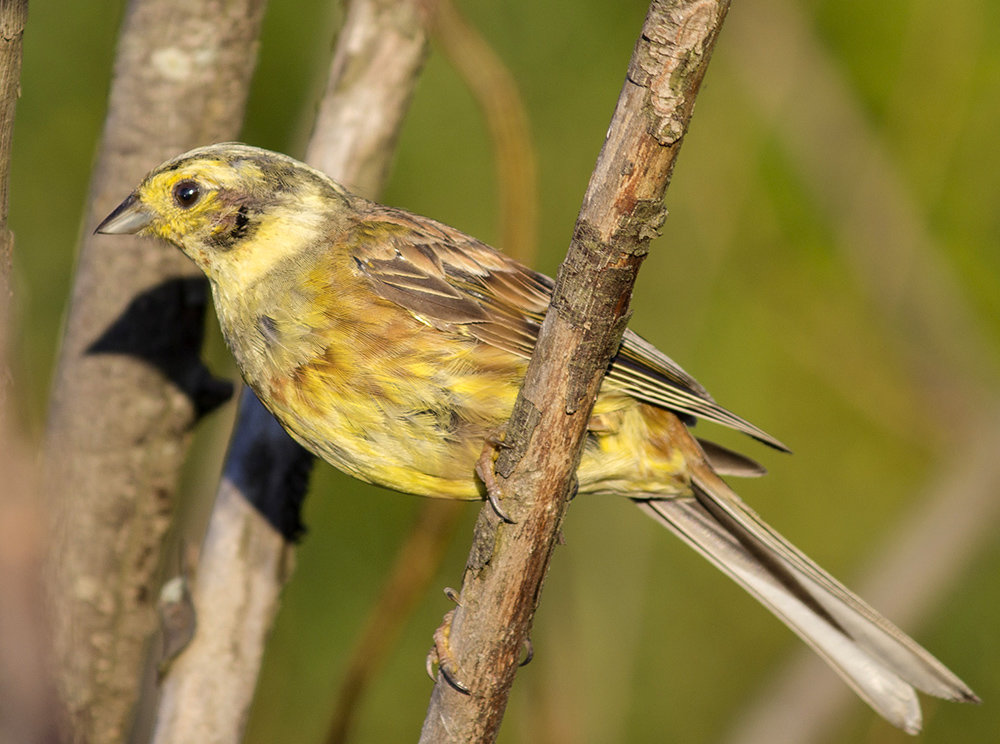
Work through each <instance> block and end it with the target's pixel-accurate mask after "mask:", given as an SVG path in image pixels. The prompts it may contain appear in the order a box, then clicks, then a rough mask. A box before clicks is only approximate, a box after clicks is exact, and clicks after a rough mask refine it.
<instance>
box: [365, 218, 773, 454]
mask: <svg viewBox="0 0 1000 744" xmlns="http://www.w3.org/2000/svg"><path fill="white" fill-rule="evenodd" d="M354 229H355V231H356V232H357V235H356V236H355V239H353V240H350V241H349V242H350V243H351V244H352V246H353V252H352V256H353V258H354V260H355V262H356V263H357V265H358V267H359V268H360V269H361V271H362V272H364V273H365V274H366V275H367V276H368V277H369V279H370V280H371V281H372V286H373V288H374V290H375V292H377V293H378V294H379V295H381V296H382V297H384V298H386V299H388V300H391V301H393V302H395V303H397V304H399V305H401V306H402V307H405V308H406V309H407V310H409V311H410V312H412V313H414V314H415V315H417V316H419V317H420V318H422V319H423V320H424V321H425V322H428V323H431V324H432V325H434V326H436V327H439V328H442V329H448V330H455V331H461V332H464V333H468V334H470V335H471V336H473V337H474V338H477V339H478V340H480V341H482V342H483V343H486V344H490V345H492V346H496V347H498V348H501V349H504V350H505V351H509V352H511V353H512V354H517V355H519V356H522V357H529V356H531V352H532V351H533V349H534V348H535V342H536V340H537V338H538V329H539V326H540V324H541V322H542V318H543V317H544V315H545V311H546V309H547V308H548V305H549V301H550V299H551V297H552V287H553V282H552V280H551V279H549V278H548V277H547V276H545V275H544V274H539V273H538V272H536V271H532V270H531V269H529V268H527V267H525V266H523V265H522V264H520V263H518V262H517V261H514V260H513V259H512V258H510V257H508V256H505V255H504V254H502V253H500V252H499V251H496V250H495V249H493V248H491V247H490V246H488V245H486V244H485V243H482V242H480V241H478V240H476V239H475V238H471V237H469V236H468V235H465V234H464V233H461V232H459V231H458V230H455V229H454V228H451V227H448V226H447V225H444V224H441V223H439V222H435V221H434V220H430V219H426V218H421V217H416V216H415V215H411V214H408V213H406V212H403V211H401V210H396V209H392V208H389V207H382V206H378V205H374V204H373V205H372V206H371V209H369V210H368V211H367V212H366V213H365V215H364V218H363V219H362V220H361V221H359V222H358V223H357V225H356V227H355V228H354ZM607 379H608V380H609V381H610V382H611V383H612V384H613V385H615V387H617V388H619V389H621V390H623V391H624V392H627V393H628V394H629V395H632V396H634V397H635V398H638V399H639V400H642V401H644V402H646V403H650V404H652V405H655V406H659V407H661V408H668V409H670V410H672V411H675V412H676V413H678V414H679V415H681V416H683V417H685V418H687V419H689V420H690V419H692V417H696V418H702V419H706V420H709V421H714V422H716V423H719V424H722V425H724V426H729V427H731V428H733V429H737V430H739V431H742V432H744V433H746V434H749V435H750V436H752V437H754V438H755V439H758V440H760V441H762V442H764V443H765V444H769V445H771V446H772V447H775V448H777V449H781V450H787V447H785V445H783V444H782V443H781V442H780V441H778V440H777V439H775V438H774V437H772V436H771V435H769V434H767V433H766V432H764V431H763V430H761V429H759V428H758V427H756V426H754V425H753V424H751V423H749V422H748V421H745V420H744V419H742V418H740V417H739V416H737V415H736V414H734V413H731V412H729V411H727V410H726V409H725V408H722V407H721V406H720V405H719V404H717V403H716V402H715V401H714V400H713V399H712V396H711V395H709V394H708V391H707V390H705V388H704V387H702V386H701V385H700V384H699V383H698V382H697V381H696V380H695V379H694V378H693V377H691V375H689V374H688V373H687V372H685V371H684V370H683V369H681V367H680V366H679V365H677V364H676V363H675V362H674V361H673V360H671V359H670V358H669V357H668V356H667V355H665V354H664V353H663V352H661V351H659V350H658V349H657V348H656V347H654V346H653V345H652V344H650V343H649V342H648V341H646V340H644V339H643V338H641V337H640V336H638V335H637V334H635V333H633V332H632V331H626V332H625V336H624V338H623V339H622V345H621V347H620V349H619V351H618V354H617V355H616V356H615V358H614V359H613V360H612V363H611V367H610V369H609V370H608V375H607Z"/></svg>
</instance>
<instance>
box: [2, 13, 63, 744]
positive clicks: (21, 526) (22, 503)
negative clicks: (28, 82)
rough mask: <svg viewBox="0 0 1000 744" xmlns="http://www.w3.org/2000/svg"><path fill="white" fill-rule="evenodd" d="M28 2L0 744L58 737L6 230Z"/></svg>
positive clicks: (9, 108) (18, 16) (9, 392)
mask: <svg viewBox="0 0 1000 744" xmlns="http://www.w3.org/2000/svg"><path fill="white" fill-rule="evenodd" d="M27 16H28V2H27V0H0V473H2V474H3V488H2V491H0V596H2V598H3V599H2V601H0V744H41V743H42V742H53V741H55V740H56V734H57V730H56V726H55V724H54V719H55V713H56V708H57V706H56V705H55V699H54V694H53V690H52V687H51V684H50V679H49V673H48V672H49V670H48V666H49V665H48V656H47V650H48V647H49V638H48V637H47V630H48V626H47V623H46V622H45V617H44V614H45V613H44V596H43V592H42V591H41V588H40V587H41V581H40V578H41V566H42V555H43V550H44V546H45V542H46V541H45V530H44V517H43V513H42V510H41V508H40V506H39V504H38V502H37V500H36V499H35V498H34V493H35V478H36V474H35V472H34V468H33V464H34V462H35V459H36V458H35V455H34V453H33V452H32V451H31V449H30V447H29V446H28V443H27V442H26V441H25V437H24V436H23V432H22V431H20V430H19V428H18V415H17V411H16V410H14V409H15V404H14V401H15V400H16V399H17V397H16V395H15V394H14V392H15V391H14V381H13V375H12V373H11V371H10V367H9V362H10V358H11V346H12V341H13V335H14V334H13V327H14V319H13V315H14V308H13V289H12V287H11V271H12V266H11V264H12V258H13V250H14V235H13V234H12V233H11V231H10V229H9V228H8V226H7V213H8V206H9V199H8V194H9V187H10V159H11V143H12V139H13V132H14V110H15V107H16V105H17V99H18V96H19V95H20V92H21V91H20V79H21V52H22V44H21V41H22V37H23V35H24V25H25V22H26V21H27Z"/></svg>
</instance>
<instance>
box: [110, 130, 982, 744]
mask: <svg viewBox="0 0 1000 744" xmlns="http://www.w3.org/2000/svg"><path fill="white" fill-rule="evenodd" d="M97 231H98V232H103V233H138V234H141V235H154V236H157V237H160V238H164V239H166V240H168V241H170V242H172V243H174V244H175V245H177V246H178V247H179V248H180V249H181V250H182V251H184V252H185V253H186V254H187V255H188V256H190V257H191V258H192V259H193V260H194V261H195V263H197V264H198V266H199V267H201V269H202V270H203V271H204V272H205V274H206V275H207V276H208V279H209V281H210V282H211V286H212V292H213V295H214V298H215V308H216V311H217V313H218V316H219V322H220V324H221V326H222V332H223V334H224V335H225V338H226V342H227V343H228V344H229V348H230V349H231V350H232V352H233V355H234V356H235V357H236V361H237V363H238V364H239V367H240V370H241V372H242V374H243V377H244V378H245V380H246V382H247V384H249V385H250V387H251V388H253V390H254V392H256V394H257V396H258V397H259V398H260V400H261V401H262V402H263V403H264V405H265V406H267V407H268V409H270V411H271V412H272V413H273V414H274V415H275V416H276V417H277V419H278V420H279V421H280V422H281V423H282V425H283V426H284V427H285V428H286V429H287V430H288V431H289V433H290V434H291V435H292V436H293V437H295V439H296V440H298V441H299V442H300V443H301V444H302V445H303V446H304V447H305V448H306V449H308V450H310V451H311V452H313V453H315V454H316V455H318V456H319V457H322V458H323V459H324V460H326V461H327V462H329V463H331V464H333V465H334V466H336V467H338V468H340V469H341V470H344V471H345V472H347V473H350V474H351V475H353V476H355V477H357V478H360V479H362V480H364V481H368V482H369V483H377V484H379V485H382V486H385V487H387V488H393V489H396V490H398V491H405V492H409V493H415V494H421V495H424V496H437V497H443V498H455V499H478V498H481V497H482V496H483V493H484V487H483V484H482V482H481V480H480V479H479V478H477V475H476V462H477V459H478V457H479V455H480V453H481V452H482V451H483V447H484V444H485V443H486V442H487V440H488V438H489V437H490V436H491V435H492V434H493V433H494V432H496V431H497V430H498V428H499V427H501V426H502V425H503V424H504V422H505V421H506V419H507V417H508V415H509V414H510V411H511V409H512V407H513V404H514V399H515V396H516V394H517V390H518V387H519V386H520V384H521V380H522V378H523V375H524V371H525V368H526V365H527V362H528V357H529V356H530V355H531V351H532V349H533V347H534V344H535V339H536V337H537V334H538V328H539V323H540V322H541V319H542V316H543V315H544V313H545V310H546V308H547V307H548V304H549V299H550V296H551V292H552V281H551V280H550V279H548V278H547V277H545V276H543V275H541V274H538V273H536V272H534V271H532V270H530V269H528V268H526V267H524V266H522V265H520V264H518V263H517V262H515V261H513V260H512V259H510V258H508V257H506V256H504V255H503V254H501V253H498V252H497V251H495V250H494V249H492V248H490V247H489V246H487V245H484V244H483V243H481V242H479V241H478V240H475V239H474V238H471V237H469V236H467V235H464V234H462V233H461V232H459V231H458V230H455V229H453V228H451V227H448V226H447V225H442V224H441V223H439V222H435V221H433V220H430V219H427V218H425V217H418V216H416V215H413V214H409V213H407V212H404V211H402V210H399V209H392V208H391V207H385V206H382V205H379V204H375V203H373V202H370V201H368V200H366V199H363V198H361V197H358V196H355V195H353V194H350V193H348V192H347V191H346V190H345V189H344V188H343V187H341V186H340V185H339V184H337V183H335V182H334V181H332V180H331V179H330V178H328V177H327V176H325V175H323V174H322V173H319V172H317V171H315V170H313V169H312V168H309V167H308V166H306V165H303V164H302V163H299V162H297V161H295V160H292V159H291V158H288V157H285V156H283V155H278V154H276V153H272V152H267V151H265V150H259V149H256V148H253V147H247V146H245V145H240V144H221V145H213V146H210V147H204V148H200V149H197V150H192V151H191V152H189V153H186V154H184V155H181V156H180V157H178V158H176V159H174V160H171V161H169V162H167V163H164V164H163V165H161V166H160V167H158V168H156V169H155V170H154V171H152V172H151V173H150V174H149V175H148V176H147V177H146V179H145V180H144V181H143V182H142V183H141V184H140V185H139V186H138V188H136V190H135V191H134V192H133V193H132V194H131V195H130V196H129V197H128V198H127V199H125V201H123V202H122V203H121V205H120V206H119V207H118V208H117V209H115V210H114V212H112V213H111V214H110V215H109V216H108V217H107V219H105V220H104V221H103V222H102V223H101V224H100V226H99V227H98V228H97ZM696 418H701V419H707V420H709V421H714V422H716V423H719V424H723V425H725V426H730V427H733V428H735V429H738V430H740V431H743V432H746V433H747V434H749V435H750V436H752V437H755V438H756V439H759V440H761V441H763V442H766V443H768V444H770V445H772V446H774V447H777V448H780V449H783V446H782V445H781V443H780V442H778V441H777V440H776V439H774V438H773V437H771V436H769V435H768V434H766V433H764V432H763V431H761V430H760V429H758V428H757V427H755V426H753V425H752V424H750V423H748V422H747V421H744V420H743V419H741V418H739V417H738V416H736V415H734V414H732V413H730V412H729V411H727V410H725V409H724V408H722V407H721V406H719V405H718V404H717V403H716V402H715V401H714V400H713V399H712V398H711V396H709V394H708V393H707V392H706V391H705V389H704V388H703V387H702V386H701V385H699V384H698V383H697V382H696V381H695V380H694V379H693V378H692V377H691V376H690V375H688V374H687V373H686V372H684V370H682V369H681V368H680V367H678V366H677V365H676V364H675V363H674V362H673V361H671V360H670V359H669V358H667V357H666V356H665V355H664V354H662V353H661V352H660V351H658V350H657V349H655V348H654V347H653V346H652V345H650V344H649V343H647V342H646V341H644V340H643V339H641V338H640V337H639V336H637V335H635V334H634V333H631V332H627V333H626V334H625V337H624V339H623V341H622V344H621V347H620V349H619V351H618V354H617V356H616V357H615V359H614V361H613V362H612V365H611V367H610V369H609V371H608V374H607V377H606V379H605V381H604V384H603V387H602V388H601V393H600V396H599V398H598V400H597V404H596V406H595V408H594V412H593V417H592V419H591V423H590V430H589V433H588V436H587V441H586V445H585V449H584V452H583V457H582V460H581V463H580V468H579V472H578V476H579V490H580V492H582V493H614V494H620V495H623V496H627V497H629V498H631V499H632V500H634V501H635V502H636V503H637V504H638V505H639V506H640V507H641V508H642V509H643V510H644V511H646V512H647V513H648V514H650V515H651V516H653V517H654V518H656V519H657V520H658V521H659V522H661V523H662V524H664V525H665V526H667V527H669V528H670V529H671V530H673V531H674V532H675V533H676V534H677V535H679V536H680V537H681V538H682V539H684V540H685V541H686V542H687V543H688V544H689V545H691V546H692V547H693V548H695V549H696V550H698V551H699V552H700V553H702V555H704V556H705V557H706V558H708V559H709V560H710V561H712V562H713V563H714V564H715V565H716V566H717V567H718V568H720V569H721V570H722V571H724V572H725V573H727V574H728V575H729V576H730V577H732V578H733V579H734V580H736V581H737V582H738V583H739V584H740V585H741V586H743V588H744V589H746V590H747V591H748V592H750V593H751V594H752V595H753V596H755V597H756V598H757V599H758V600H760V601H761V602H762V603H763V604H764V605H765V606H767V607H768V608H769V609H770V610H771V611H772V612H774V613H775V614H776V615H777V616H778V617H779V618H781V619H782V620H783V621H784V622H785V623H786V624H788V626H789V627H790V628H791V629H792V630H794V631H795V632H796V633H798V634H799V635H800V636H801V637H802V638H803V639H804V640H805V641H806V642H807V643H809V644H810V645H811V646H812V647H813V648H814V649H816V651H818V652H819V654H820V655H821V656H822V657H823V658H824V659H826V660H827V661H828V662H829V663H830V664H831V665H832V666H833V667H834V669H836V671H837V672H839V673H840V674H841V675H842V676H843V678H844V679H845V680H846V681H847V683H848V684H850V685H851V687H853V688H854V689H855V691H856V692H857V693H858V694H859V695H860V696H861V697H862V698H864V700H866V701H867V702H868V703H869V704H870V705H871V706H872V707H873V708H875V710H877V711H878V712H879V713H881V714H882V715H883V716H885V717H886V718H887V719H888V720H889V721H891V722H892V723H894V724H896V725H897V726H900V727H902V728H904V729H906V730H907V731H910V732H915V731H917V730H919V728H920V707H919V703H918V701H917V696H916V694H915V692H914V690H913V687H916V688H919V689H921V690H923V691H925V692H928V693H930V694H932V695H937V696H940V697H944V698H949V699H952V700H963V701H973V700H976V697H975V695H974V694H973V692H972V690H970V689H969V688H968V687H967V686H966V685H965V684H964V683H963V682H962V681H961V680H960V679H958V677H956V676H955V675H954V674H953V673H952V672H951V671H949V670H948V669H947V668H946V667H945V666H944V665H943V664H941V663H940V662H939V661H938V660H937V659H935V658H934V657H933V656H931V655H930V654H929V653H928V652H927V651H925V650H924V649H923V648H921V647H920V646H919V645H917V643H916V642H914V641H913V640H912V639H910V638H909V637H907V636H906V635H905V634H904V633H903V632H902V631H900V630H899V629H897V628H896V627H895V626H894V625H892V624H891V623H890V622H889V621H888V620H886V619H885V618H883V617H882V616H881V615H879V614H878V613H877V612H875V610H873V609H872V608H870V607H869V606H868V605H866V604H864V602H862V601H861V600H860V599H859V598H858V597H856V596H855V595H854V594H852V593H851V592H850V591H848V590H847V589H846V588H844V587H843V586H842V585H841V584H840V583H838V582H837V581H836V580H835V579H833V578H832V577H831V576H829V575H828V574H827V573H826V572H825V571H823V570H822V569H821V568H819V567H818V566H817V565H816V564H814V563H813V562H812V561H810V560H809V559H808V558H807V557H806V556H804V555H803V554H802V553H801V552H799V551H798V550H797V549H796V548H795V547H793V546H792V545H791V544H789V543H788V542H787V541H786V540H785V539H784V538H782V537H781V536H780V535H778V534H777V533H776V532H775V531H774V530H772V529H771V528H770V527H769V526H768V525H766V524H765V523H764V522H763V521H761V519H760V518H759V517H758V516H757V515H756V514H755V513H754V512H753V511H751V510H750V509H749V508H748V507H747V506H745V505H744V504H743V502H742V501H741V500H740V499H739V497H738V496H737V495H736V494H735V493H733V491H731V490H730V489H729V487H728V486H727V485H726V484H725V482H724V481H723V480H722V479H721V478H720V477H719V475H718V473H723V474H745V475H746V474H758V473H759V472H760V470H759V468H758V466H756V465H755V464H754V463H752V461H750V460H748V459H747V458H743V457H742V456H740V455H737V454H735V453H732V452H729V451H728V450H725V449H723V448H721V447H718V446H716V445H711V444H709V443H706V442H700V441H698V440H696V439H695V438H694V437H693V436H692V435H691V434H690V433H689V431H688V426H689V425H691V424H693V422H694V420H695V419H696ZM911 685H912V687H911Z"/></svg>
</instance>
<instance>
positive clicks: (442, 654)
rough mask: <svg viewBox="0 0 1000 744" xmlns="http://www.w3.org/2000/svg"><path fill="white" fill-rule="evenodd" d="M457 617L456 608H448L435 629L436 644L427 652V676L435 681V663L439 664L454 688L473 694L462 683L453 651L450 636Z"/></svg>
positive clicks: (442, 672)
mask: <svg viewBox="0 0 1000 744" xmlns="http://www.w3.org/2000/svg"><path fill="white" fill-rule="evenodd" d="M454 617H455V610H448V611H447V612H446V613H445V614H444V619H443V620H442V621H441V625H440V626H439V627H438V629H437V630H435V631H434V645H433V646H432V647H431V650H430V651H428V652H427V661H426V669H427V676H428V677H430V678H431V679H432V680H434V681H435V682H436V681H437V679H436V678H435V676H434V665H435V664H437V668H438V671H439V672H440V673H441V676H442V677H444V681H445V682H447V683H448V684H449V685H451V687H452V688H454V689H455V690H457V691H458V692H460V693H462V694H463V695H469V694H471V691H470V690H469V688H468V687H467V686H466V685H465V684H463V683H462V681H461V680H460V679H459V675H458V663H457V662H456V661H455V655H454V654H453V653H452V650H451V644H450V642H449V636H450V635H451V622H452V620H453V619H454Z"/></svg>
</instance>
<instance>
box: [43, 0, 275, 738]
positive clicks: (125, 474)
mask: <svg viewBox="0 0 1000 744" xmlns="http://www.w3.org/2000/svg"><path fill="white" fill-rule="evenodd" d="M263 8H264V3H263V0H233V1H232V2H220V1H217V0H216V1H212V0H210V1H208V2H206V1H205V0H197V1H196V0H170V1H169V2H164V1H163V0H133V2H131V3H130V4H129V6H128V8H127V11H126V16H125V21H124V26H123V28H122V32H121V36H120V41H119V46H118V51H117V57H116V61H115V71H114V81H113V83H112V88H111V94H110V101H109V108H108V116H107V120H106V123H105V129H104V134H103V139H102V142H101V146H100V151H99V154H98V158H97V165H96V169H95V171H94V176H93V180H92V183H91V192H90V193H91V195H90V203H89V204H88V206H87V211H86V216H85V218H84V236H83V238H82V241H81V246H80V253H79V258H78V266H77V271H76V277H75V280H74V287H73V293H72V298H71V303H70V310H69V316H68V320H67V325H66V331H65V336H64V338H63V344H62V348H61V351H60V357H59V362H58V368H57V371H56V376H55V382H54V389H53V397H52V404H51V410H50V414H49V421H48V431H47V443H46V453H45V466H46V479H45V486H44V487H45V490H46V493H47V497H48V503H49V507H50V509H51V510H52V516H53V522H54V525H53V541H52V551H51V563H50V569H51V570H50V594H51V604H52V611H53V617H54V619H55V631H56V632H55V656H56V659H55V662H56V665H57V668H58V676H59V683H60V688H61V693H62V696H63V700H64V704H65V706H66V710H67V713H68V718H69V724H70V728H71V729H72V736H73V738H74V739H75V740H78V741H87V742H94V743H98V742H119V741H122V740H123V739H124V738H125V737H126V735H127V733H128V730H129V727H130V722H131V716H132V710H133V706H134V703H135V700H136V696H137V694H138V690H139V688H140V684H139V678H140V675H141V672H142V667H143V663H144V651H145V646H146V643H147V639H148V638H149V636H150V634H151V632H152V631H153V629H154V627H155V617H154V603H155V600H156V594H157V592H156V587H157V583H158V571H159V566H160V563H161V560H162V558H161V544H162V541H163V536H164V534H165V533H166V531H167V530H168V528H169V526H170V524H171V520H172V516H173V506H174V496H175V491H176V487H177V479H178V474H179V472H180V467H181V464H182V462H183V458H184V455H185V452H186V449H187V444H188V441H189V437H190V432H191V428H192V426H193V424H194V423H195V421H196V420H197V419H198V417H199V415H201V414H203V413H204V412H206V411H207V410H210V409H211V408H213V407H214V406H216V405H218V404H219V403H221V402H222V401H224V400H225V399H227V398H228V396H229V395H230V386H229V385H228V383H219V382H216V381H214V380H213V379H212V378H211V377H210V376H209V375H208V373H207V372H206V371H205V369H204V368H203V366H202V364H201V362H200V359H199V351H200V346H201V336H202V330H201V329H202V323H203V315H204V310H205V306H206V297H207V295H206V286H205V282H204V280H203V279H202V278H201V277H200V276H198V271H197V269H196V268H195V267H194V266H193V265H192V264H191V262H190V261H188V260H187V259H186V258H185V257H184V256H182V255H181V254H180V252H179V251H177V250H176V249H174V248H172V247H170V246H168V245H166V244H156V243H153V242H152V241H149V240H139V239H132V240H131V241H130V240H129V239H126V238H120V237H119V238H115V239H108V238H107V237H104V236H95V235H92V234H91V232H92V230H93V228H94V226H95V225H96V224H97V221H98V220H100V219H101V218H102V217H103V216H105V215H106V214H107V213H108V212H109V211H110V210H111V209H112V208H113V207H114V206H115V205H116V204H117V203H118V202H119V201H121V200H122V199H123V198H124V197H125V196H127V195H128V193H129V192H130V190H131V189H132V188H133V187H134V186H135V185H136V184H137V183H138V182H139V180H140V179H141V178H142V177H143V176H144V175H145V173H146V172H147V171H148V170H149V169H150V168H152V167H153V166H155V165H157V164H159V163H160V162H161V161H163V160H165V159H167V158H169V157H172V156H174V155H176V154H178V153H179V152H182V151H184V150H187V149H189V148H191V147H194V146H196V145H201V144H206V143H210V142H215V141H219V140H227V139H233V138H234V137H235V136H236V134H237V133H238V132H239V128H240V123H241V121H242V117H243V109H244V103H245V100H246V95H247V90H248V86H249V81H250V77H251V74H252V71H253V68H254V64H255V60H256V49H257V36H258V32H259V27H260V21H261V17H262V14H263Z"/></svg>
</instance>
